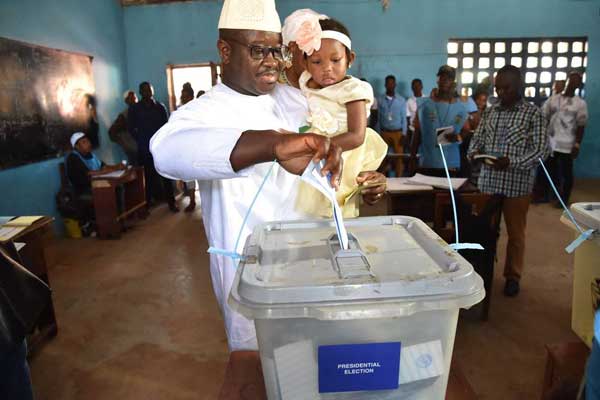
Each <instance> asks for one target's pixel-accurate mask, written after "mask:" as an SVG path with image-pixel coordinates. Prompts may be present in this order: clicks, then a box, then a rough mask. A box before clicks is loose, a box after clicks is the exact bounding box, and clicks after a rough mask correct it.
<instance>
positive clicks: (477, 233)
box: [434, 192, 503, 321]
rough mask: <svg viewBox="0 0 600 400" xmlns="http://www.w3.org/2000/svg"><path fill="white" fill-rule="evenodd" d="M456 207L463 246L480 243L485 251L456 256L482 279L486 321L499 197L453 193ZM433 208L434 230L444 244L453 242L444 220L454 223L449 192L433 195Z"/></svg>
mask: <svg viewBox="0 0 600 400" xmlns="http://www.w3.org/2000/svg"><path fill="white" fill-rule="evenodd" d="M455 198H456V203H457V205H456V208H457V214H458V221H459V232H458V234H459V236H460V241H461V242H463V243H479V244H481V245H482V246H483V248H484V250H483V251H481V250H460V251H459V253H460V254H461V255H462V256H463V257H464V258H465V259H466V260H467V261H469V262H470V263H471V264H472V265H473V268H474V269H475V271H476V272H477V273H478V274H479V275H481V277H482V278H483V285H484V288H485V292H486V294H485V298H484V300H483V302H482V305H481V306H475V307H474V309H478V308H481V314H480V318H481V319H482V320H484V321H485V320H487V319H488V315H489V309H490V303H491V291H492V283H493V281H494V264H495V262H496V251H497V244H498V237H499V236H500V221H501V217H502V199H503V197H502V196H496V195H494V196H492V195H485V194H482V193H458V192H455ZM434 204H435V209H434V230H435V231H436V232H437V234H438V235H440V236H441V237H442V238H443V239H444V240H446V242H448V243H453V242H454V241H455V238H454V236H455V235H454V232H455V230H454V226H453V224H452V225H448V224H447V221H452V220H453V215H452V207H451V204H452V203H451V199H450V193H447V192H446V193H438V194H436V201H435V203H434Z"/></svg>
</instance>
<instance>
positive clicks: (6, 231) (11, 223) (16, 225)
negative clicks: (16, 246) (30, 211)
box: [0, 215, 43, 242]
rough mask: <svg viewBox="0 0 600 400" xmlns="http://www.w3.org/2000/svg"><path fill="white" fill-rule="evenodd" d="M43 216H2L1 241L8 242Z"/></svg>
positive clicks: (0, 218)
mask: <svg viewBox="0 0 600 400" xmlns="http://www.w3.org/2000/svg"><path fill="white" fill-rule="evenodd" d="M41 218H43V216H41V215H36V216H27V217H17V218H15V217H0V223H1V227H0V242H6V241H9V240H11V239H12V238H14V237H15V236H17V235H18V234H19V233H21V232H23V231H24V230H25V229H27V227H29V226H30V225H32V224H33V223H35V222H36V221H38V220H39V219H41Z"/></svg>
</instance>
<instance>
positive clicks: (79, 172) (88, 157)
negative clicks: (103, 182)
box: [65, 132, 125, 233]
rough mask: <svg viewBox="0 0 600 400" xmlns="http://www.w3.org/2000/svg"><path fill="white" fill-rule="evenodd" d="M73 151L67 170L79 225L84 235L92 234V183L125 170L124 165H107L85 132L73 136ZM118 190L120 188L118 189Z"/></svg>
mask: <svg viewBox="0 0 600 400" xmlns="http://www.w3.org/2000/svg"><path fill="white" fill-rule="evenodd" d="M71 146H72V147H73V151H72V152H70V153H69V154H68V155H67V157H66V158H65V170H66V174H67V178H68V179H69V183H70V185H71V187H72V188H73V192H74V195H75V197H76V201H77V204H78V206H77V208H78V209H79V210H80V212H79V216H78V219H79V223H80V225H81V228H82V231H83V232H84V233H87V232H91V230H92V229H93V228H92V226H91V225H92V221H93V220H94V201H93V198H92V181H91V177H92V176H94V175H101V174H105V173H108V172H112V171H116V170H119V169H124V168H125V166H124V165H123V164H117V165H107V164H106V163H104V162H103V161H102V160H100V159H99V158H98V157H96V155H95V154H94V153H93V152H92V143H91V142H90V140H89V139H88V138H87V136H85V133H83V132H75V133H74V134H73V135H71ZM117 189H118V188H117ZM120 204H122V202H120Z"/></svg>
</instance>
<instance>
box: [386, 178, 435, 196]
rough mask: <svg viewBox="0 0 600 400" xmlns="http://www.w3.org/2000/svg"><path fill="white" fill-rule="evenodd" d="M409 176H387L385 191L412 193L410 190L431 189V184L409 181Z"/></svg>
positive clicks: (427, 190) (424, 190)
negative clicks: (418, 183)
mask: <svg viewBox="0 0 600 400" xmlns="http://www.w3.org/2000/svg"><path fill="white" fill-rule="evenodd" d="M409 179H410V178H387V191H388V192H390V193H412V192H430V191H432V190H433V186H431V185H417V184H416V183H409V182H408V180H409Z"/></svg>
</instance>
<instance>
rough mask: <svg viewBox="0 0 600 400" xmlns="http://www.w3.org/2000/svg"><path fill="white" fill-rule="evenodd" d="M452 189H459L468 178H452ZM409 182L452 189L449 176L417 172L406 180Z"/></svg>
mask: <svg viewBox="0 0 600 400" xmlns="http://www.w3.org/2000/svg"><path fill="white" fill-rule="evenodd" d="M451 181H452V190H458V189H460V187H461V186H462V185H464V184H465V182H466V181H467V178H452V179H451ZM406 183H408V184H417V185H429V186H433V187H436V188H440V189H450V188H449V187H448V179H447V178H436V177H434V176H428V175H422V174H415V176H413V177H412V178H408V180H407V181H406Z"/></svg>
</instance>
